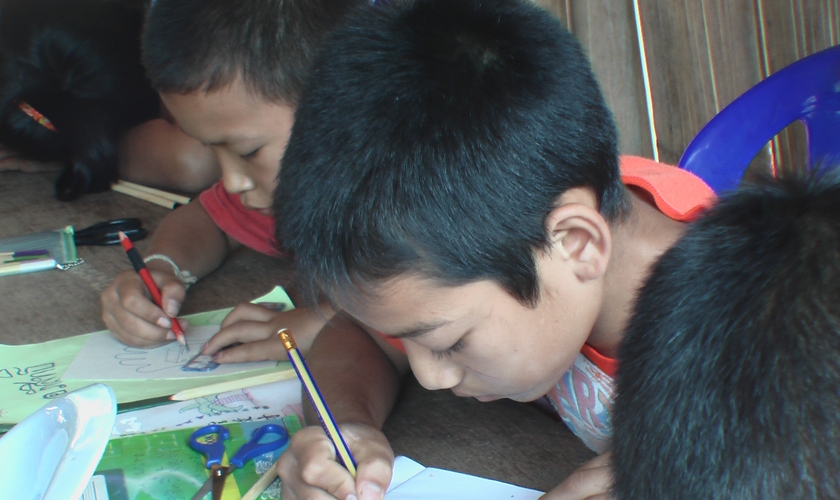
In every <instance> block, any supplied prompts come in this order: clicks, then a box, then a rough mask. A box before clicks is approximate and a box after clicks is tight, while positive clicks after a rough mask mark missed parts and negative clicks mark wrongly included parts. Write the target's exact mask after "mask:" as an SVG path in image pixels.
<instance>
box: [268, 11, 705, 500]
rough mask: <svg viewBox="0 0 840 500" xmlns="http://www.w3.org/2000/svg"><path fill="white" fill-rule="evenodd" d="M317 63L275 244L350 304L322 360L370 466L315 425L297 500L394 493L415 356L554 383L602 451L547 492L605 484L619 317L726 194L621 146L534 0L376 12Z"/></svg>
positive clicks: (298, 457) (527, 381)
mask: <svg viewBox="0 0 840 500" xmlns="http://www.w3.org/2000/svg"><path fill="white" fill-rule="evenodd" d="M312 74H313V78H312V79H311V80H310V81H309V83H308V84H307V87H306V90H305V92H304V95H303V98H302V100H301V104H300V106H299V107H298V110H297V115H296V122H295V126H294V130H293V132H292V137H291V139H290V141H289V146H288V149H287V151H286V155H285V158H284V167H283V170H282V171H281V178H280V183H279V187H278V190H277V192H276V195H275V210H276V213H277V216H278V221H280V222H279V226H278V239H281V240H282V242H283V244H284V245H285V248H287V249H288V250H289V251H290V252H291V253H292V254H293V255H294V257H295V258H296V261H297V265H298V272H299V273H300V275H301V276H303V277H304V279H306V280H307V281H306V282H305V283H304V288H305V289H306V290H308V291H309V296H310V297H317V296H320V294H325V295H326V296H327V297H329V298H330V300H331V301H332V302H333V303H334V304H335V306H336V308H338V309H339V310H343V312H342V313H341V314H340V315H339V316H337V317H336V318H334V320H333V321H332V322H331V323H330V324H329V325H327V326H326V327H325V328H324V329H323V330H322V331H321V332H320V334H319V335H318V337H317V338H316V339H315V341H314V343H313V345H312V347H311V349H310V351H309V353H308V355H307V360H308V363H309V366H310V368H311V370H312V371H313V376H314V378H315V380H317V382H318V384H319V387H320V389H321V392H322V393H323V395H324V398H325V399H326V401H327V402H328V404H329V405H330V408H331V410H332V412H333V415H334V416H335V417H336V420H337V421H338V422H339V425H340V427H341V430H342V431H343V433H344V437H345V439H346V440H347V443H348V445H349V447H350V449H351V451H352V453H353V455H354V457H355V459H356V463H357V465H358V467H357V475H356V477H355V479H354V478H353V477H352V476H351V475H350V474H349V473H348V472H347V470H345V469H344V468H342V467H341V465H339V463H338V462H337V461H336V458H335V450H334V448H333V447H332V445H331V444H330V442H329V440H328V439H327V436H326V435H325V434H324V432H323V431H322V430H321V429H320V428H319V427H315V426H312V427H308V428H305V429H303V430H302V431H300V432H298V433H297V434H296V435H295V437H294V438H293V440H292V445H291V447H290V449H289V451H288V452H287V453H285V454H284V456H283V457H282V458H281V460H280V463H279V465H278V471H279V474H280V476H281V479H282V481H283V496H284V498H285V499H287V500H290V499H302V498H338V499H341V500H345V499H364V500H370V499H381V498H383V495H384V492H385V489H386V487H387V485H388V482H389V479H390V473H391V467H392V463H393V452H392V451H391V448H390V446H389V445H388V442H387V439H386V438H385V436H384V435H383V434H382V433H381V431H380V430H379V429H380V428H381V426H382V424H383V422H384V420H385V418H386V417H387V414H388V412H389V411H390V410H391V407H392V405H393V402H394V400H395V398H396V396H397V393H398V389H399V378H400V375H401V374H402V373H405V372H406V371H407V369H408V368H409V367H410V369H411V370H412V371H413V372H414V375H415V376H416V377H417V379H418V381H419V382H420V383H421V384H422V385H424V386H425V387H426V388H429V389H449V390H451V391H453V392H454V393H455V394H457V395H459V396H464V397H473V398H476V399H478V400H480V401H491V400H495V399H500V398H509V399H513V400H516V401H522V402H526V401H534V400H536V399H538V398H541V397H543V396H548V398H549V399H550V400H551V402H552V404H553V406H554V408H555V409H556V410H557V412H558V413H559V414H560V416H561V417H562V419H563V420H564V421H565V422H566V423H567V424H568V425H569V426H570V427H571V428H572V430H573V431H574V432H575V433H576V434H577V435H579V436H580V437H581V438H582V439H583V440H584V442H585V443H586V444H587V445H589V446H590V447H591V448H592V449H594V450H596V451H597V452H599V453H602V454H601V455H599V456H598V457H596V458H595V459H594V460H593V461H592V462H590V463H588V464H586V465H584V466H583V467H582V468H581V469H580V470H578V471H577V472H575V473H574V475H573V477H570V478H568V479H566V480H565V481H563V482H562V483H561V484H560V485H559V486H558V487H557V488H555V489H553V490H552V491H551V492H549V493H548V494H547V495H546V496H545V498H558V499H559V498H563V499H571V498H607V497H608V496H609V487H610V483H611V480H610V473H609V467H608V464H609V458H608V453H606V452H607V451H608V440H609V435H610V422H609V407H610V404H611V400H612V384H613V375H614V373H615V369H616V361H615V358H616V356H617V352H618V346H619V344H620V342H621V340H622V332H623V330H624V327H625V326H626V324H627V322H628V320H629V317H630V314H631V310H632V308H633V302H634V299H635V296H636V291H637V290H638V289H639V287H640V286H641V285H642V283H643V280H644V278H645V276H646V275H647V273H648V271H649V269H650V267H651V265H652V264H653V263H654V262H655V261H656V259H657V258H658V257H659V256H660V255H661V254H662V253H663V252H664V251H666V250H667V249H668V248H669V247H670V246H671V245H672V244H673V243H674V242H675V241H677V240H678V239H679V238H680V236H681V235H682V234H683V232H684V230H685V227H686V222H687V221H690V220H692V219H694V218H695V217H696V216H697V215H698V214H700V213H701V212H702V211H703V210H704V209H705V208H706V207H707V206H708V205H709V204H710V203H711V202H712V201H713V200H714V195H713V193H712V192H711V190H710V189H709V188H708V187H707V186H706V185H705V184H704V183H703V182H702V181H701V180H699V179H697V178H696V177H694V176H693V175H691V174H689V173H687V172H685V171H682V170H680V169H677V168H675V167H670V166H666V165H661V164H657V163H655V162H652V161H649V160H644V159H641V158H632V157H623V158H621V159H619V156H618V153H617V144H616V130H615V127H614V125H613V122H612V118H611V116H610V113H609V111H608V109H607V107H606V105H605V103H604V101H603V97H602V95H601V93H600V91H599V89H598V85H597V82H596V80H595V78H594V76H593V74H592V72H591V69H590V67H589V64H588V61H587V59H586V57H585V56H584V54H583V52H582V50H581V48H580V46H579V45H578V43H577V42H576V40H575V39H574V38H573V37H572V35H571V34H569V33H568V32H566V31H565V30H563V29H562V28H561V27H560V25H559V23H558V22H557V21H556V20H555V19H553V18H552V17H551V16H550V15H549V14H548V13H546V12H545V11H543V10H542V9H540V8H538V7H536V6H534V5H532V4H530V3H528V2H525V1H519V0H461V1H451V0H415V1H409V2H393V3H385V4H378V5H374V6H371V7H368V8H366V9H362V10H360V11H359V12H357V15H356V16H354V17H353V18H352V20H351V21H350V22H349V23H348V24H347V25H345V26H344V27H343V28H340V29H339V30H337V31H336V32H334V33H333V35H332V36H331V37H330V38H329V39H328V41H327V42H325V44H324V46H323V50H322V52H321V55H320V57H319V59H318V61H317V62H316V63H315V66H314V68H313V73H312ZM350 373H352V376H351V375H349V374H350Z"/></svg>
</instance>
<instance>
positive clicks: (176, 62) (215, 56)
mask: <svg viewBox="0 0 840 500" xmlns="http://www.w3.org/2000/svg"><path fill="white" fill-rule="evenodd" d="M366 1H367V0H156V1H155V3H154V4H153V6H152V8H151V9H150V10H149V15H148V18H147V20H146V27H145V29H144V31H143V63H144V65H145V66H146V71H147V73H148V75H149V78H150V79H151V81H152V85H153V86H154V87H155V88H156V89H157V90H158V91H159V92H164V93H174V94H188V93H191V92H194V91H197V90H204V91H209V90H216V89H218V88H222V87H224V86H226V85H229V84H230V83H231V82H233V81H234V80H235V79H236V78H237V77H240V76H241V77H242V79H243V81H244V83H245V85H246V86H247V88H248V89H249V90H250V91H252V92H253V93H254V95H258V96H261V97H263V98H265V99H266V100H268V101H272V102H286V103H289V104H295V103H296V102H297V98H298V96H299V95H300V92H301V89H302V88H303V84H304V82H305V80H306V77H307V76H308V73H309V68H310V65H311V62H312V59H313V58H314V56H315V54H316V52H317V49H318V46H319V45H320V43H321V40H322V39H323V37H324V36H325V35H326V34H327V33H328V32H329V31H330V30H332V29H333V28H334V27H335V25H336V24H338V23H339V22H340V21H342V20H343V19H344V17H345V16H346V14H347V12H348V11H350V10H351V7H353V6H354V5H362V4H365V3H366Z"/></svg>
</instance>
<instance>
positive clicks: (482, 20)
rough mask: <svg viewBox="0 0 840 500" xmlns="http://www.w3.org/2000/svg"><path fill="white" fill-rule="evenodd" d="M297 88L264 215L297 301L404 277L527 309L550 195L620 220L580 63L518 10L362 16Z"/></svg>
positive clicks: (472, 3)
mask: <svg viewBox="0 0 840 500" xmlns="http://www.w3.org/2000/svg"><path fill="white" fill-rule="evenodd" d="M313 75H315V76H313V80H314V81H313V82H312V85H311V86H310V87H307V89H306V91H305V93H304V97H303V100H302V103H301V107H300V109H299V112H298V115H297V118H296V119H297V122H296V125H295V129H294V132H293V139H292V141H291V142H290V146H289V150H288V152H287V154H286V158H285V160H284V165H286V166H288V169H287V168H286V167H285V166H284V171H283V172H282V173H281V181H280V188H279V191H278V193H277V197H276V205H275V207H276V208H277V213H278V219H279V220H282V227H278V238H281V239H280V240H278V241H282V242H283V244H284V245H285V246H286V248H288V249H291V250H293V251H294V252H295V254H296V256H297V259H298V265H299V266H300V268H299V269H300V270H301V273H300V274H301V275H302V276H305V277H307V278H306V279H308V280H309V287H308V288H309V290H310V291H314V292H317V291H323V292H326V293H327V294H328V295H331V296H333V298H335V296H336V294H341V293H343V292H351V293H352V292H355V291H356V290H355V289H356V287H357V286H359V285H362V284H363V283H366V282H368V283H376V282H379V281H382V280H386V279H389V278H392V277H395V276H398V275H401V274H405V273H416V274H418V275H422V276H425V277H428V278H431V279H434V280H439V281H441V282H443V283H446V284H450V285H458V284H464V283H470V282H474V281H478V280H485V279H488V280H492V281H495V282H497V283H498V284H500V285H501V286H502V287H503V288H504V289H505V290H507V291H508V292H509V293H510V294H511V295H512V296H514V297H515V298H516V299H517V300H518V301H520V302H522V303H523V304H535V303H536V302H538V300H539V297H538V296H539V282H538V278H537V266H536V261H535V257H534V252H535V251H536V250H538V249H545V248H546V247H547V244H548V243H547V241H548V235H547V232H546V217H547V214H549V212H550V211H551V210H552V208H553V207H555V206H556V204H557V200H558V198H559V197H560V196H561V195H563V194H564V193H565V192H566V191H567V190H569V189H570V188H574V187H587V188H591V189H592V190H593V191H594V193H595V197H596V198H597V202H598V204H599V207H600V210H601V213H602V214H604V216H605V217H607V218H608V219H611V220H614V219H618V218H620V217H621V215H622V214H623V213H624V211H625V209H626V206H625V203H626V200H625V198H624V194H625V193H624V188H623V185H622V183H621V181H620V177H619V170H618V155H617V146H616V130H615V127H614V124H613V121H612V117H611V115H610V112H609V110H608V109H607V107H606V105H605V103H604V100H603V98H602V95H601V93H600V90H599V88H598V84H597V82H596V80H595V78H594V76H593V74H592V71H591V69H590V66H589V63H588V61H587V59H586V57H585V55H584V54H583V51H582V50H581V47H580V45H579V44H578V42H577V40H575V39H574V37H573V36H572V35H571V34H570V33H569V32H568V31H566V30H565V29H563V28H562V27H561V26H560V24H559V23H558V22H557V20H556V19H553V18H551V16H550V15H549V14H547V13H546V12H545V11H543V10H542V9H540V8H539V7H536V6H534V5H530V4H529V3H528V2H517V1H497V0H488V1H478V0H464V1H457V2H453V1H423V0H420V1H415V2H402V1H395V2H387V3H380V4H377V5H374V6H371V7H369V8H367V9H363V10H361V11H360V12H359V14H358V15H357V16H355V17H354V18H353V20H352V21H351V22H350V23H349V24H348V26H346V27H345V28H344V29H341V30H339V31H338V32H337V33H336V34H335V35H334V36H332V37H331V38H330V39H329V41H328V42H326V44H325V47H324V50H323V52H322V58H321V59H320V61H319V62H318V63H316V66H315V69H314V71H313ZM362 288H364V287H362ZM319 289H320V290H319Z"/></svg>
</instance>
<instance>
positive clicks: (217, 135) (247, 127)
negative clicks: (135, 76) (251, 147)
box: [160, 82, 295, 145]
mask: <svg viewBox="0 0 840 500" xmlns="http://www.w3.org/2000/svg"><path fill="white" fill-rule="evenodd" d="M160 96H161V100H162V101H163V103H164V105H165V106H166V108H167V109H168V110H169V112H170V113H171V114H172V116H173V118H174V119H175V121H176V122H177V123H178V125H179V126H180V127H181V128H182V129H183V130H184V131H185V132H186V133H187V134H188V135H190V136H192V137H194V138H196V139H198V140H200V141H201V142H204V143H206V144H214V145H216V144H219V145H225V144H231V143H235V142H241V141H246V140H250V139H253V138H254V137H255V136H262V135H265V134H275V135H277V134H285V135H288V127H278V126H277V125H278V124H285V123H288V124H289V125H291V122H292V121H293V120H294V111H295V108H294V106H292V105H289V104H286V103H277V102H273V101H268V100H265V99H264V98H262V97H261V96H258V95H255V94H254V93H253V92H251V91H250V90H249V89H247V88H246V87H245V85H244V84H241V83H237V82H234V83H232V84H230V85H227V86H225V87H221V88H217V89H212V90H195V91H192V92H188V93H185V94H181V93H166V92H161V93H160ZM284 139H288V137H284Z"/></svg>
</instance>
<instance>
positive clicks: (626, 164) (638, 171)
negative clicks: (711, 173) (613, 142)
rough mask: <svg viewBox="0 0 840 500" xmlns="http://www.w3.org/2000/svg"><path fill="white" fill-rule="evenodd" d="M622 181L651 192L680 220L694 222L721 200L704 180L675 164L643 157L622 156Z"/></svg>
mask: <svg viewBox="0 0 840 500" xmlns="http://www.w3.org/2000/svg"><path fill="white" fill-rule="evenodd" d="M620 165H621V180H622V182H624V184H625V185H627V186H635V187H637V188H640V189H642V190H644V191H645V192H646V193H648V194H649V195H650V197H651V198H652V200H653V203H654V204H655V205H656V207H657V208H658V209H659V211H661V212H662V213H663V214H665V215H667V216H668V217H669V218H671V219H674V220H676V221H680V222H690V221H692V220H694V219H696V218H697V217H698V216H699V215H700V214H701V213H702V212H703V211H705V210H706V209H708V208H709V207H711V206H712V204H713V203H714V202H715V200H716V199H717V196H716V195H715V192H714V191H712V188H710V187H709V186H708V185H707V184H706V183H705V182H703V180H702V179H700V178H699V177H697V176H696V175H694V174H693V173H691V172H689V171H687V170H683V169H681V168H679V167H675V166H673V165H668V164H665V163H659V162H657V161H654V160H650V159H647V158H642V157H639V156H621V163H620Z"/></svg>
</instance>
